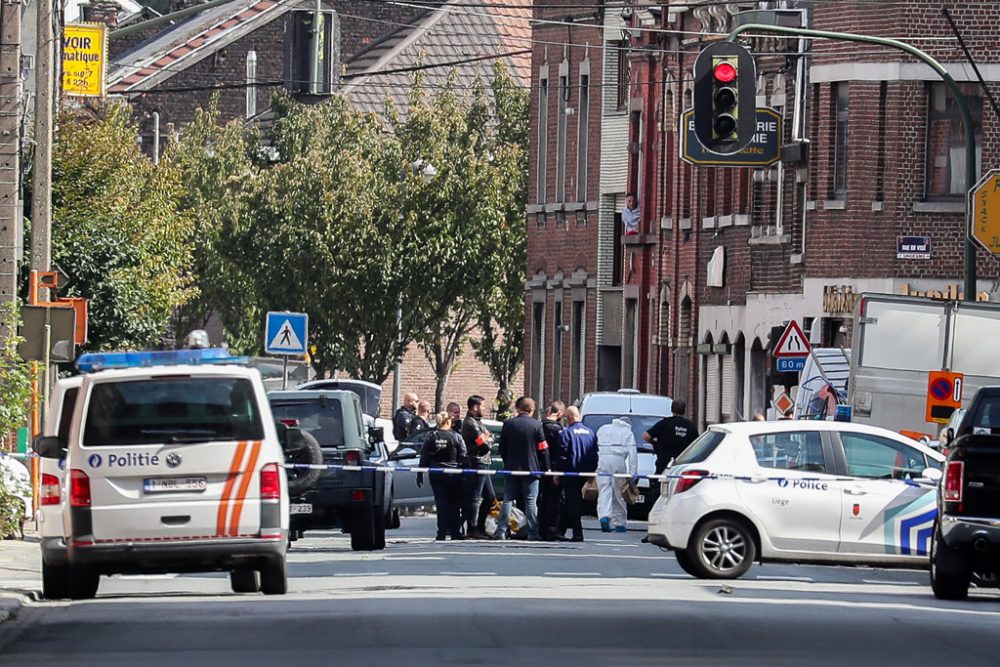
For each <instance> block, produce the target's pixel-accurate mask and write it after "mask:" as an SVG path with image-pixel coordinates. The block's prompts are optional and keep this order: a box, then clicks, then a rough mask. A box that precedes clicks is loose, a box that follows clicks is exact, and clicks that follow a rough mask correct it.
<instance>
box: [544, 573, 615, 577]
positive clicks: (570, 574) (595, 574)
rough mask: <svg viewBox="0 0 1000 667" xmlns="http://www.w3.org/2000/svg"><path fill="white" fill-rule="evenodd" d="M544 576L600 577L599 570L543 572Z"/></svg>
mask: <svg viewBox="0 0 1000 667" xmlns="http://www.w3.org/2000/svg"><path fill="white" fill-rule="evenodd" d="M542 575H543V576H546V577H602V576H604V575H603V574H601V573H600V572H543V573H542Z"/></svg>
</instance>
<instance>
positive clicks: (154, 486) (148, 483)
mask: <svg viewBox="0 0 1000 667" xmlns="http://www.w3.org/2000/svg"><path fill="white" fill-rule="evenodd" d="M142 488H143V490H144V491H145V492H146V493H178V492H183V491H194V492H198V493H200V492H202V491H204V490H205V489H206V488H208V481H207V480H206V479H205V478H204V477H153V478H151V479H147V480H144V481H143V484H142Z"/></svg>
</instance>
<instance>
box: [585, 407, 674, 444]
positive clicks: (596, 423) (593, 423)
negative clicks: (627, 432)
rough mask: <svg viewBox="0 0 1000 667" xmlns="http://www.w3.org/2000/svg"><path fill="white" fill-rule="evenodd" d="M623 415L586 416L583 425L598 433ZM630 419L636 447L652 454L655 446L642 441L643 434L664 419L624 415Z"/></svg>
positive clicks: (651, 416) (653, 416)
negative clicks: (598, 430)
mask: <svg viewBox="0 0 1000 667" xmlns="http://www.w3.org/2000/svg"><path fill="white" fill-rule="evenodd" d="M621 416H623V415H586V416H584V418H583V423H584V424H585V425H587V426H589V427H590V429H591V430H592V431H593V432H594V433H597V429H599V428H601V427H602V426H604V425H605V424H610V423H611V420H612V419H614V418H615V417H621ZM624 416H626V417H628V418H629V420H630V421H631V422H632V433H633V434H634V435H635V445H636V448H637V449H638V450H639V451H640V452H651V451H653V446H652V445H651V444H649V443H648V442H646V441H645V440H643V439H642V434H643V433H645V432H646V431H648V430H649V429H651V428H652V427H653V424H655V423H656V422H658V421H660V420H661V419H663V417H657V416H655V415H624Z"/></svg>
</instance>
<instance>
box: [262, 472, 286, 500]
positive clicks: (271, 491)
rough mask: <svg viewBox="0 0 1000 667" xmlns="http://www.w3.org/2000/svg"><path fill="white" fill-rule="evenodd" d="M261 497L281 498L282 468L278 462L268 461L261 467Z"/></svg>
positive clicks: (266, 498)
mask: <svg viewBox="0 0 1000 667" xmlns="http://www.w3.org/2000/svg"><path fill="white" fill-rule="evenodd" d="M260 499H261V500H280V499H281V470H280V469H279V468H278V464H277V463H268V464H267V465H266V466H264V467H263V468H261V469H260Z"/></svg>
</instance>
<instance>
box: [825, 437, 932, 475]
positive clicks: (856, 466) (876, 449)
mask: <svg viewBox="0 0 1000 667" xmlns="http://www.w3.org/2000/svg"><path fill="white" fill-rule="evenodd" d="M840 441H841V442H842V443H843V444H844V457H845V458H846V459H847V474H848V475H851V476H854V477H867V478H871V479H913V478H915V477H922V476H923V475H922V473H923V471H924V469H925V468H927V459H926V458H925V457H924V455H923V454H921V453H920V452H918V451H917V450H916V449H913V448H912V447H907V446H906V445H904V444H902V443H898V442H893V441H892V440H889V439H888V438H881V437H879V436H876V435H867V434H864V433H841V434H840Z"/></svg>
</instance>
